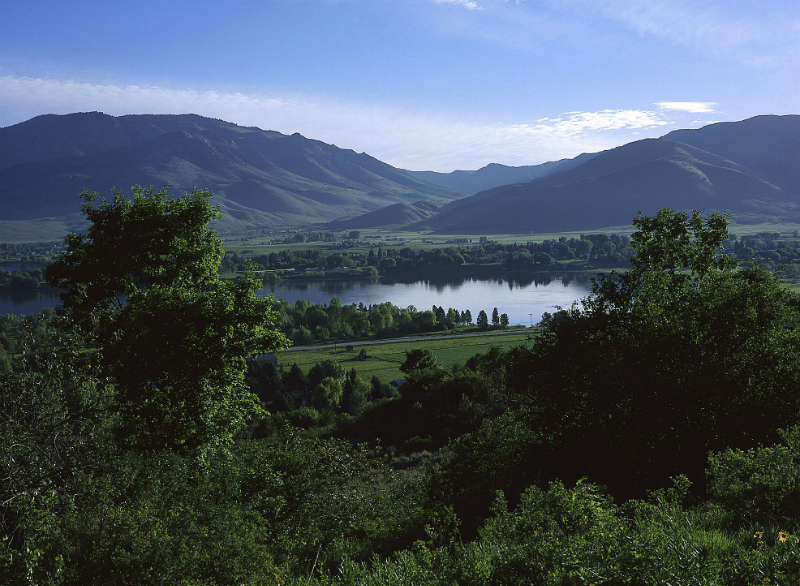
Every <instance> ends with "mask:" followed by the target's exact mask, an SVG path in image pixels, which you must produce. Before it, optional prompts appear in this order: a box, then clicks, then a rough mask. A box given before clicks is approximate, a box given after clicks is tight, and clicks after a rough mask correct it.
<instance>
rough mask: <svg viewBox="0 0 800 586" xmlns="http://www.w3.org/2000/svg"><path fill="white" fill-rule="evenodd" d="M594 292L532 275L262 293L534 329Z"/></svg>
mask: <svg viewBox="0 0 800 586" xmlns="http://www.w3.org/2000/svg"><path fill="white" fill-rule="evenodd" d="M590 288H591V283H590V282H589V278H588V277H587V276H584V275H581V276H580V277H576V276H568V275H556V276H551V275H538V276H532V275H528V276H526V277H523V278H513V277H498V278H492V279H490V278H486V277H433V278H430V277H429V278H422V279H419V278H417V279H413V278H411V279H405V280H398V279H391V278H386V277H384V278H376V279H374V280H371V281H370V280H361V281H339V280H319V281H310V282H302V283H301V282H292V281H282V282H280V283H278V284H276V285H269V284H265V285H264V288H263V289H262V293H264V294H269V293H272V294H273V295H275V298H276V299H284V300H286V301H288V302H289V303H294V302H295V301H297V300H298V299H307V300H309V301H311V302H312V303H330V300H331V298H332V297H339V298H340V299H341V300H342V303H343V304H351V303H355V304H358V303H363V304H364V305H373V304H376V303H384V302H386V301H391V302H392V303H393V304H394V305H396V306H398V307H408V306H409V305H413V306H414V307H416V308H417V310H418V311H422V310H426V309H431V307H432V306H434V305H437V306H443V307H444V308H445V310H447V309H448V308H450V307H452V308H453V309H457V310H458V311H459V312H460V311H465V310H467V309H469V310H470V312H471V313H472V319H473V320H475V319H477V317H478V312H480V310H481V309H482V310H484V311H485V312H486V315H488V316H489V319H490V320H491V317H492V309H494V308H495V307H496V308H497V310H498V312H499V313H501V314H503V313H507V314H508V317H509V322H510V323H511V325H530V324H531V323H534V324H535V323H536V322H538V321H539V320H540V319H541V317H542V314H543V313H544V312H545V311H549V312H551V313H552V312H553V310H554V309H555V306H557V305H558V306H561V307H565V308H566V307H569V306H570V305H571V304H572V302H573V301H575V300H577V299H580V298H582V297H586V295H587V294H588V293H589V290H590Z"/></svg>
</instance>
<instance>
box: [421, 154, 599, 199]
mask: <svg viewBox="0 0 800 586" xmlns="http://www.w3.org/2000/svg"><path fill="white" fill-rule="evenodd" d="M594 156H595V153H584V154H582V155H579V156H578V157H575V158H574V159H562V160H560V161H550V162H548V163H542V164H541V165H525V166H522V167H509V166H507V165H500V164H498V163H491V164H489V165H486V166H485V167H482V168H480V169H478V170H477V171H453V172H452V173H436V172H435V171H407V173H408V174H409V175H411V176H412V177H416V178H418V179H422V180H424V181H428V182H430V183H435V184H436V185H441V186H443V187H450V188H452V189H459V190H461V191H465V192H467V193H471V194H476V193H478V192H481V191H485V190H487V189H492V188H494V187H500V186H501V185H511V184H514V183H527V182H528V181H531V180H533V179H537V178H539V177H544V176H546V175H549V174H551V173H554V172H558V171H563V170H566V169H570V168H572V167H576V166H578V165H581V164H583V163H584V162H585V161H588V160H589V159H591V158H592V157H594Z"/></svg>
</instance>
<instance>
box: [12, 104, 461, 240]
mask: <svg viewBox="0 0 800 586" xmlns="http://www.w3.org/2000/svg"><path fill="white" fill-rule="evenodd" d="M165 183H169V184H170V186H171V188H172V191H173V192H174V193H178V194H179V193H181V192H183V191H191V190H192V189H193V188H195V187H202V188H208V189H211V190H212V191H214V194H215V198H214V202H215V203H216V204H217V205H219V206H220V209H221V212H222V218H221V219H220V220H219V221H218V222H217V228H218V229H219V230H220V231H222V232H225V231H228V232H229V231H234V230H240V229H250V228H254V227H278V226H286V225H307V224H313V223H322V222H329V221H331V220H333V219H336V218H338V217H352V216H355V215H358V214H360V213H364V212H368V211H371V210H375V209H379V208H382V207H385V206H387V205H391V204H394V203H401V202H414V201H420V200H427V201H432V202H439V203H445V202H448V201H451V200H453V199H456V198H459V197H463V196H464V195H465V193H464V192H460V191H456V190H453V189H450V188H447V187H442V186H439V185H435V184H433V183H429V182H426V181H423V180H421V179H418V178H415V177H413V176H411V175H409V174H407V173H406V172H404V171H402V170H400V169H395V168H394V167H392V166H390V165H387V164H386V163H382V162H381V161H378V160H377V159H375V158H373V157H370V156H369V155H367V154H364V153H361V154H358V153H355V152H354V151H352V150H347V149H340V148H338V147H336V146H333V145H329V144H325V143H323V142H320V141H317V140H311V139H307V138H305V137H303V136H301V135H300V134H293V135H291V136H287V135H284V134H281V133H278V132H272V131H264V130H261V129H258V128H250V127H242V126H237V125H236V124H232V123H230V122H224V121H222V120H215V119H210V118H204V117H201V116H196V115H137V116H119V117H114V116H109V115H107V114H102V113H99V112H89V113H80V114H68V115H61V116H57V115H44V116H38V117H36V118H33V119H31V120H28V121H26V122H22V123H20V124H17V125H14V126H9V127H6V128H1V129H0V240H6V239H12V240H13V239H19V238H22V237H23V236H24V235H30V236H31V237H32V238H34V237H37V236H38V237H40V238H41V237H46V236H48V235H52V236H54V237H57V238H60V237H61V236H63V234H64V232H65V231H66V230H67V229H76V228H77V229H80V226H81V225H82V220H83V216H82V215H81V214H80V204H81V202H80V198H79V195H80V193H81V191H83V190H84V189H88V190H90V191H95V192H98V193H99V194H100V195H101V196H104V197H109V198H110V196H111V192H112V189H114V188H118V189H121V190H122V191H123V192H124V193H126V194H129V193H130V187H131V186H133V185H141V186H148V185H152V186H154V187H155V188H156V189H159V188H161V187H162V186H163V185H164V184H165ZM37 239H38V238H37Z"/></svg>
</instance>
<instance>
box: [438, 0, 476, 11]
mask: <svg viewBox="0 0 800 586" xmlns="http://www.w3.org/2000/svg"><path fill="white" fill-rule="evenodd" d="M433 3H434V4H453V5H455V6H460V7H461V8H466V9H467V10H483V9H482V8H481V7H480V6H479V5H478V3H477V2H471V1H470V0H433Z"/></svg>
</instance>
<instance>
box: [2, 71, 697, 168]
mask: <svg viewBox="0 0 800 586" xmlns="http://www.w3.org/2000/svg"><path fill="white" fill-rule="evenodd" d="M0 95H2V96H3V102H4V103H3V111H2V114H0V126H6V125H9V124H14V123H16V122H20V121H23V120H27V119H29V118H32V117H34V116H36V115H39V114H44V113H53V114H66V113H71V112H85V111H89V110H98V111H103V112H106V113H108V114H113V115H123V114H146V113H147V114H182V113H195V114H200V115H202V116H209V117H214V118H220V119H222V120H227V121H229V122H234V123H236V124H239V125H243V126H257V127H259V128H263V129H265V130H277V131H279V132H283V133H286V134H291V133H294V132H300V133H301V134H303V135H305V136H307V137H309V138H313V139H317V140H321V141H324V142H327V143H331V144H335V145H337V146H339V147H341V148H350V149H353V150H356V151H359V152H362V151H363V152H367V153H369V154H370V155H372V156H374V157H376V158H378V159H380V160H382V161H385V162H387V163H389V164H391V165H394V166H397V167H401V168H405V169H414V170H435V171H452V170H454V169H477V168H480V167H483V166H484V165H487V164H489V163H492V162H496V163H503V164H506V165H532V164H537V163H542V162H545V161H549V160H557V159H562V158H565V157H573V156H576V155H578V154H580V153H581V152H595V151H598V150H603V149H607V148H612V147H614V146H618V145H620V144H623V143H626V142H630V141H632V140H636V139H638V138H643V137H646V136H660V135H661V134H665V133H666V131H667V130H669V128H667V127H669V126H674V124H675V123H674V120H672V119H671V118H670V114H669V112H670V110H669V109H666V108H663V109H661V110H655V111H650V110H611V109H608V110H602V111H597V112H566V113H563V114H559V115H556V116H552V117H546V118H541V119H539V120H535V121H533V122H531V123H517V124H509V123H490V122H486V121H482V120H458V119H454V118H452V117H449V116H447V115H443V114H442V115H436V114H422V113H419V112H410V111H405V110H401V109H397V108H392V107H389V106H384V105H364V104H359V103H343V102H339V101H335V100H329V99H325V98H318V97H317V98H308V97H302V96H299V97H298V96H294V97H285V96H282V97H276V96H266V95H254V94H251V95H247V94H242V93H236V92H231V93H224V92H218V91H197V90H191V89H170V88H164V87H141V86H134V85H130V86H116V85H101V84H88V83H79V82H75V81H61V80H49V79H35V78H25V77H13V76H6V77H0ZM665 103H667V102H665ZM684 104H687V103H684ZM683 111H686V110H685V109H684V110H683Z"/></svg>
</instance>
